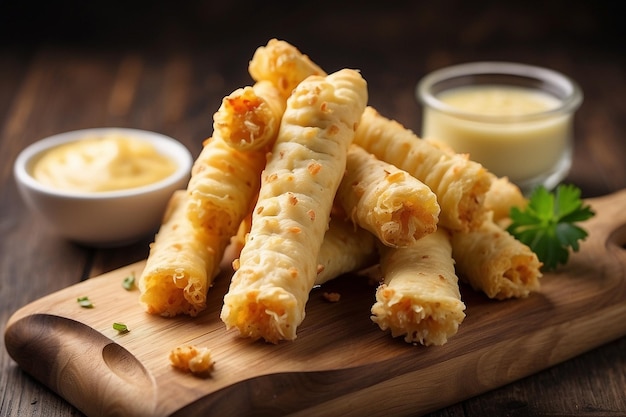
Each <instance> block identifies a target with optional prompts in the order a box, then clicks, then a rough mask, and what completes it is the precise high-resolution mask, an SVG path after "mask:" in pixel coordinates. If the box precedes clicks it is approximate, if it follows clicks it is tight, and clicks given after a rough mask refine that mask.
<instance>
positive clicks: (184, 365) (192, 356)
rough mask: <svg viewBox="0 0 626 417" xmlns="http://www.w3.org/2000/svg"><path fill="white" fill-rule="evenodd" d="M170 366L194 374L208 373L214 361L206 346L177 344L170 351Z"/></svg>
mask: <svg viewBox="0 0 626 417" xmlns="http://www.w3.org/2000/svg"><path fill="white" fill-rule="evenodd" d="M170 362H171V363H172V366H173V367H175V368H177V369H180V370H182V371H185V372H191V373H192V374H195V375H203V374H208V373H210V372H211V371H212V370H213V365H214V362H213V360H212V358H211V351H210V350H209V349H208V348H197V347H195V346H192V345H185V346H178V347H176V348H175V349H174V350H172V351H171V352H170Z"/></svg>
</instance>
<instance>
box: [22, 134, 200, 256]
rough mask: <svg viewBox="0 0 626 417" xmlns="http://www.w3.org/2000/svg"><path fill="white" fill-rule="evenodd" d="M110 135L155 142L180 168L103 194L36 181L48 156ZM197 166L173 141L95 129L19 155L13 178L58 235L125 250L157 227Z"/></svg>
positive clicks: (37, 145)
mask: <svg viewBox="0 0 626 417" xmlns="http://www.w3.org/2000/svg"><path fill="white" fill-rule="evenodd" d="M110 133H119V134H120V135H123V136H127V137H132V138H136V139H140V140H144V141H149V142H151V143H153V145H154V146H155V149H156V150H157V151H158V152H160V153H162V154H164V155H167V156H169V157H170V158H172V159H173V160H174V162H175V163H176V165H177V169H176V170H175V172H174V173H173V174H172V175H170V176H169V177H167V178H165V179H163V180H161V181H158V182H156V183H152V184H149V185H145V186H141V187H136V188H131V189H126V190H121V191H104V192H98V193H88V192H75V191H63V190H58V189H55V188H52V187H50V186H47V185H44V184H42V183H40V182H39V181H37V180H36V179H35V178H34V177H33V175H32V169H33V165H34V163H35V162H36V161H37V158H39V157H40V156H41V155H42V153H43V152H45V151H47V150H49V149H51V148H54V147H56V146H59V145H61V144H64V143H67V142H73V141H77V140H80V139H81V138H85V137H93V136H100V135H105V134H110ZM192 163H193V160H192V157H191V154H190V152H189V150H188V149H187V148H186V147H185V146H184V145H183V144H181V143H180V142H178V141H177V140H175V139H172V138H170V137H167V136H164V135H161V134H158V133H154V132H148V131H144V130H137V129H127V128H94V129H84V130H76V131H71V132H65V133H60V134H58V135H54V136H50V137H48V138H45V139H42V140H40V141H38V142H35V143H33V144H32V145H30V146H28V147H27V148H25V149H24V150H23V151H22V152H21V153H20V154H19V155H18V157H17V159H16V161H15V165H14V175H15V179H16V181H17V185H18V189H19V191H20V193H21V195H22V198H23V199H24V201H25V203H26V204H27V206H28V207H29V208H30V209H31V210H32V211H33V212H34V213H36V214H37V215H38V216H39V217H41V219H43V220H44V222H45V223H46V224H47V225H49V226H50V227H51V228H52V229H53V230H54V231H56V232H57V233H58V234H59V235H61V236H63V237H65V238H67V239H69V240H72V241H75V242H77V243H80V244H84V245H88V246H100V247H105V246H121V245H125V244H129V243H132V242H134V241H137V240H140V239H142V238H145V237H148V236H149V235H150V234H151V233H154V232H155V231H156V230H157V229H158V226H159V225H160V223H161V221H162V216H163V214H164V211H165V207H166V205H167V202H168V200H169V198H170V197H171V195H172V193H173V192H174V191H175V190H177V189H184V188H185V187H186V186H187V182H188V181H189V175H190V171H191V165H192Z"/></svg>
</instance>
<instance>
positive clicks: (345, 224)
mask: <svg viewBox="0 0 626 417" xmlns="http://www.w3.org/2000/svg"><path fill="white" fill-rule="evenodd" d="M377 260H378V253H377V250H376V237H375V236H374V235H373V234H371V233H370V232H368V231H367V230H365V229H363V228H361V227H358V226H356V227H355V225H354V224H353V223H352V222H351V221H349V220H345V219H343V218H337V217H335V216H333V215H331V217H330V223H329V225H328V230H327V231H326V233H325V234H324V240H323V241H322V246H321V247H320V251H319V254H318V256H317V277H316V278H315V284H316V285H321V284H323V283H325V282H327V281H330V280H331V279H335V278H337V277H338V276H340V275H341V274H345V273H348V272H354V271H359V270H361V269H363V268H367V267H370V266H372V265H373V264H375V263H376V261H377Z"/></svg>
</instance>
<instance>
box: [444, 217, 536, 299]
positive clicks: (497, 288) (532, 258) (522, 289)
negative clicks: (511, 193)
mask: <svg viewBox="0 0 626 417" xmlns="http://www.w3.org/2000/svg"><path fill="white" fill-rule="evenodd" d="M451 241H452V256H453V257H454V259H455V260H456V265H457V272H458V274H459V277H460V278H461V279H462V280H463V281H466V282H468V283H469V284H470V285H471V286H472V288H474V289H475V290H478V291H482V292H484V293H485V294H486V295H487V297H489V298H493V299H498V300H503V299H507V298H520V297H526V296H528V295H529V294H530V293H531V292H532V291H537V290H539V286H540V283H539V278H540V277H541V275H542V274H541V262H539V260H538V259H537V255H535V253H534V252H533V251H532V250H531V249H530V248H529V247H528V246H526V245H525V244H523V243H522V242H520V241H519V240H517V239H515V238H514V237H513V236H512V235H510V234H509V233H508V232H507V231H506V230H503V229H502V228H501V227H499V226H498V225H497V224H495V223H494V222H493V221H492V220H491V219H488V220H487V221H485V222H484V223H483V224H482V225H481V227H480V228H479V229H477V230H473V231H470V232H453V233H452V238H451Z"/></svg>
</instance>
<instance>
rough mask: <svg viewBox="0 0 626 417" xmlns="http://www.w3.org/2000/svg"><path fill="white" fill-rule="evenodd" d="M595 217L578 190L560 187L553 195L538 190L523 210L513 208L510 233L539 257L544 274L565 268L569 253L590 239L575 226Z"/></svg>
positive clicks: (541, 188) (573, 187)
mask: <svg viewBox="0 0 626 417" xmlns="http://www.w3.org/2000/svg"><path fill="white" fill-rule="evenodd" d="M594 215H595V213H594V212H593V211H592V210H591V207H590V206H588V205H586V204H584V203H583V200H582V199H581V198H580V189H579V188H577V187H576V186H574V185H566V184H561V185H559V186H558V187H557V188H556V190H555V191H554V192H552V193H551V192H549V191H548V190H547V189H546V188H545V187H543V186H539V187H537V188H536V189H535V190H533V192H532V194H531V195H530V197H529V201H528V206H527V207H526V208H525V209H524V210H521V209H520V208H519V207H513V208H511V213H510V217H511V220H512V223H511V225H509V227H508V228H507V231H508V232H509V233H511V234H512V235H513V236H515V237H516V238H517V239H518V240H519V241H521V242H522V243H524V244H526V245H528V246H529V247H530V248H531V249H532V250H533V252H535V253H536V254H537V258H539V260H540V261H541V262H543V268H544V269H545V270H554V269H556V268H557V266H558V265H559V264H561V265H564V264H566V263H567V260H568V259H569V253H570V249H571V250H573V251H574V252H577V251H578V250H579V249H580V246H579V241H581V240H584V239H585V238H586V237H587V232H586V231H585V230H584V229H582V228H581V227H580V226H578V225H576V223H577V222H581V221H585V220H587V219H590V218H591V217H593V216H594Z"/></svg>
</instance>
